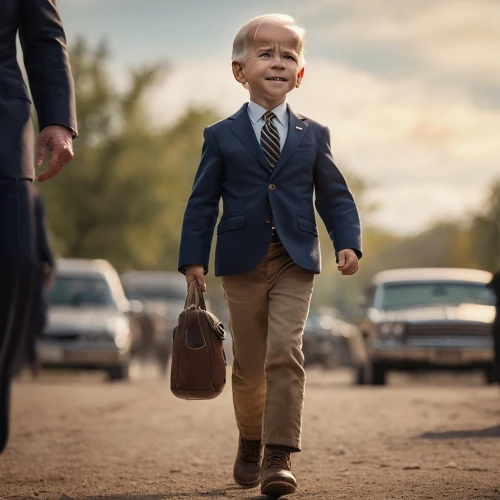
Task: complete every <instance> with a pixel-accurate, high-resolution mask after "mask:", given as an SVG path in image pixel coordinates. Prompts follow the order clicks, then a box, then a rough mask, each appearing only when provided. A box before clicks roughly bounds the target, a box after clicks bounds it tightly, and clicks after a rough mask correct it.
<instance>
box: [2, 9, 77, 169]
mask: <svg viewBox="0 0 500 500" xmlns="http://www.w3.org/2000/svg"><path fill="white" fill-rule="evenodd" d="M17 32H19V39H20V41H21V45H22V48H23V57H24V65H25V67H26V73H27V75H28V79H29V83H30V89H31V95H32V96H33V100H34V102H35V108H36V112H37V116H38V125H39V128H40V130H42V129H43V128H45V127H46V126H48V125H64V126H65V127H67V128H69V129H72V130H73V135H74V136H76V108H75V91H74V86H73V77H72V74H71V69H70V66H69V59H68V52H67V49H66V37H65V34H64V29H63V26H62V23H61V18H60V16H59V12H58V10H57V5H56V0H0V177H24V178H29V179H33V178H34V177H35V166H34V165H35V162H34V156H35V150H34V144H35V140H34V134H33V125H32V121H31V107H30V97H29V95H28V90H27V88H26V85H25V84H24V81H23V77H22V74H21V69H20V68H19V64H18V61H17V54H16V34H17Z"/></svg>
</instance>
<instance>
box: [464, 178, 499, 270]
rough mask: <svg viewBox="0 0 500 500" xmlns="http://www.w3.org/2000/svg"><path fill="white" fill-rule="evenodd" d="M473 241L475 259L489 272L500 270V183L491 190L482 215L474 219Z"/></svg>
mask: <svg viewBox="0 0 500 500" xmlns="http://www.w3.org/2000/svg"><path fill="white" fill-rule="evenodd" d="M471 233H472V240H473V249H474V255H475V258H476V260H477V262H478V264H479V265H480V267H482V268H484V269H487V270H489V271H492V272H493V271H497V270H499V269H500V181H497V182H496V183H495V184H494V185H493V186H492V187H491V189H490V192H489V195H488V198H487V200H486V203H485V207H484V209H483V211H482V213H479V214H477V215H476V216H475V217H474V220H473V223H472V231H471Z"/></svg>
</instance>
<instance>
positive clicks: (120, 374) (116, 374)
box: [108, 363, 129, 381]
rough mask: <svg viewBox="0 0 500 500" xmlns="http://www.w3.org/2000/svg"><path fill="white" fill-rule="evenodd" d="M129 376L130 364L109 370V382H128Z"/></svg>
mask: <svg viewBox="0 0 500 500" xmlns="http://www.w3.org/2000/svg"><path fill="white" fill-rule="evenodd" d="M128 376H129V373H128V363H127V364H126V365H119V366H113V367H111V368H109V369H108V380H110V381H116V380H127V379H128Z"/></svg>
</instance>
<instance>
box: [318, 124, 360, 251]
mask: <svg viewBox="0 0 500 500" xmlns="http://www.w3.org/2000/svg"><path fill="white" fill-rule="evenodd" d="M314 188H315V192H316V200H315V205H316V209H317V210H318V213H319V215H320V217H321V218H322V220H323V222H324V223H325V226H326V229H327V231H328V234H329V236H330V239H331V240H332V242H333V246H334V248H335V253H336V255H337V256H338V253H339V252H340V251H341V250H345V249H347V248H352V249H353V250H354V251H355V252H356V254H357V255H358V258H361V255H362V251H361V224H360V220H359V215H358V210H357V208H356V204H355V203H354V199H353V197H352V194H351V192H350V191H349V188H348V187H347V184H346V181H345V179H344V177H343V176H342V174H341V173H340V171H339V169H338V168H337V167H336V165H335V162H334V161H333V156H332V151H331V148H330V131H329V130H328V127H325V129H324V132H323V136H322V138H321V141H320V146H319V151H318V157H317V160H316V165H315V170H314ZM337 258H338V257H337Z"/></svg>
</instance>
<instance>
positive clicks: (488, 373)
mask: <svg viewBox="0 0 500 500" xmlns="http://www.w3.org/2000/svg"><path fill="white" fill-rule="evenodd" d="M484 381H485V383H486V384H487V385H492V384H494V383H495V368H494V366H493V364H491V365H488V366H486V367H485V368H484Z"/></svg>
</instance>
